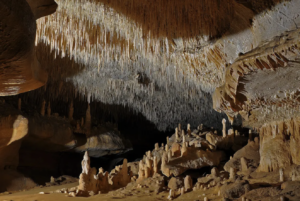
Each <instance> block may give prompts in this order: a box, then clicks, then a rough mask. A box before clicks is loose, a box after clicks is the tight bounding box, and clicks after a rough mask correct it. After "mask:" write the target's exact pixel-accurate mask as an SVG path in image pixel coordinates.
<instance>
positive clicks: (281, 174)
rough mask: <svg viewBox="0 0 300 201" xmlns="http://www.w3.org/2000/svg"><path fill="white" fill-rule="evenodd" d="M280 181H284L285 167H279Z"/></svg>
mask: <svg viewBox="0 0 300 201" xmlns="http://www.w3.org/2000/svg"><path fill="white" fill-rule="evenodd" d="M279 181H280V182H284V175H283V169H282V168H280V169H279Z"/></svg>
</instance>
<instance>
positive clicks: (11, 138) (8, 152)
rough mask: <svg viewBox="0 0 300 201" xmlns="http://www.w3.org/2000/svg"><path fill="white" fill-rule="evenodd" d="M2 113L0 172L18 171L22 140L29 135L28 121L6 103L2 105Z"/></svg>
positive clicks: (0, 119) (0, 123)
mask: <svg viewBox="0 0 300 201" xmlns="http://www.w3.org/2000/svg"><path fill="white" fill-rule="evenodd" d="M0 111H1V115H0V137H1V140H0V171H1V170H3V169H16V168H17V166H18V164H19V149H20V146H21V142H22V140H21V139H23V138H24V137H25V136H26V135H27V133H28V120H27V118H25V117H24V116H22V115H21V114H20V112H19V111H18V110H16V109H14V108H13V107H11V106H9V105H7V104H5V103H0Z"/></svg>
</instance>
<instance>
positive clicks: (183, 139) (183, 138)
mask: <svg viewBox="0 0 300 201" xmlns="http://www.w3.org/2000/svg"><path fill="white" fill-rule="evenodd" d="M185 142H186V140H185V135H182V144H183V143H185Z"/></svg>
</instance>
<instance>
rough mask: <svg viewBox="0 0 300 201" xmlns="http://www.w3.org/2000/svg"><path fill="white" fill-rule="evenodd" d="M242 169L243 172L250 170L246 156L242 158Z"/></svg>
mask: <svg viewBox="0 0 300 201" xmlns="http://www.w3.org/2000/svg"><path fill="white" fill-rule="evenodd" d="M241 169H242V172H246V171H247V170H248V165H247V161H246V159H245V158H244V157H242V158H241Z"/></svg>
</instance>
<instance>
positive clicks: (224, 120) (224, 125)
mask: <svg viewBox="0 0 300 201" xmlns="http://www.w3.org/2000/svg"><path fill="white" fill-rule="evenodd" d="M222 124H223V130H222V133H223V137H226V136H227V135H226V119H223V120H222Z"/></svg>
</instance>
